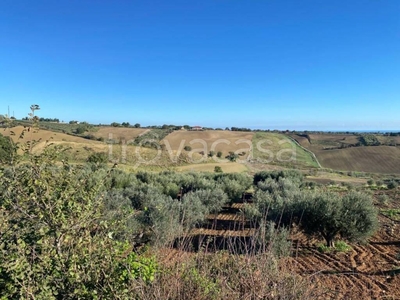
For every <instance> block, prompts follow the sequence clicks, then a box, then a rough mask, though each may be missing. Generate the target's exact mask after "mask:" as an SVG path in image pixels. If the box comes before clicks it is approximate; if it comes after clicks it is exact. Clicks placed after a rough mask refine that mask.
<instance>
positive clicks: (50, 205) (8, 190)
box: [0, 148, 157, 299]
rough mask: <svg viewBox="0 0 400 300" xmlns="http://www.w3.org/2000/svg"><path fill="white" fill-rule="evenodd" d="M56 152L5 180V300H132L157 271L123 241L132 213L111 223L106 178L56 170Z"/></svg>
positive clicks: (0, 201) (1, 265)
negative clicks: (106, 199) (105, 198)
mask: <svg viewBox="0 0 400 300" xmlns="http://www.w3.org/2000/svg"><path fill="white" fill-rule="evenodd" d="M56 151H57V148H56V149H55V150H54V151H53V150H52V151H50V150H48V149H46V150H45V152H44V154H42V155H40V156H33V157H31V161H30V162H29V163H26V164H25V165H20V166H16V167H15V169H14V171H12V172H11V175H7V174H6V173H2V174H0V175H1V176H0V186H1V187H3V189H1V191H0V193H1V194H0V241H1V245H2V247H1V251H0V273H1V274H0V298H1V299H21V298H24V299H116V298H119V299H121V298H123V299H128V298H131V297H132V296H133V295H135V293H136V289H137V287H138V285H140V284H141V283H140V282H143V281H144V282H151V281H152V280H153V279H154V275H155V273H156V270H157V266H156V263H155V260H154V259H153V258H152V257H145V256H141V255H138V254H137V253H135V252H132V246H131V241H127V240H119V237H121V236H132V234H133V232H134V231H135V228H129V227H128V226H127V221H128V220H129V216H130V215H131V211H130V209H125V208H114V212H115V210H116V209H117V210H118V213H117V215H118V216H119V218H118V219H112V218H109V217H108V216H109V215H108V212H107V207H106V206H105V201H104V186H105V182H106V181H107V178H106V176H107V173H104V172H103V170H99V171H96V172H92V171H90V169H86V168H81V167H78V166H73V165H68V164H65V163H64V164H63V165H62V166H60V167H57V164H56V161H57V160H56V159H57V155H58V153H57V152H56ZM127 229H130V230H131V233H130V234H127V232H126V230H127Z"/></svg>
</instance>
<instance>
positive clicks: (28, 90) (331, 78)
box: [0, 0, 400, 130]
mask: <svg viewBox="0 0 400 300" xmlns="http://www.w3.org/2000/svg"><path fill="white" fill-rule="evenodd" d="M31 104H39V105H40V106H41V110H40V112H39V115H40V116H43V117H57V118H60V119H61V120H65V121H69V120H72V119H77V120H80V121H89V122H94V123H110V122H113V121H117V122H124V121H127V122H130V123H136V122H139V123H141V124H142V125H158V124H160V125H162V124H189V125H203V126H213V127H226V126H229V127H230V126H246V127H253V128H270V129H275V128H277V129H321V130H329V129H332V130H334V129H395V130H397V129H399V130H400V1H399V0H383V1H376V0H362V1H361V0H335V1H325V0H290V1H289V0H279V1H278V0H248V1H245V0H199V1H189V0H163V1H160V0H157V1H152V0H142V1H134V0H130V1H128V0H126V1H119V0H107V1H105V0H96V1H94V0H93V1H88V0H48V1H43V0H35V1H32V0H23V1H22V0H2V1H1V3H0V113H2V114H5V113H7V106H8V105H10V107H11V111H14V112H15V115H16V117H17V118H21V117H24V116H26V114H27V113H28V111H29V106H30V105H31Z"/></svg>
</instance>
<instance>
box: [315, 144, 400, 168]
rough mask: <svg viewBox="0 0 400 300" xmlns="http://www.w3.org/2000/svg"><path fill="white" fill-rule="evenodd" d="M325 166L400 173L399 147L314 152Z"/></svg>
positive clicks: (371, 147)
mask: <svg viewBox="0 0 400 300" xmlns="http://www.w3.org/2000/svg"><path fill="white" fill-rule="evenodd" d="M315 154H316V155H317V157H318V159H319V161H320V163H321V164H322V166H324V167H326V168H331V169H336V170H349V171H359V172H370V173H388V174H392V173H394V174H400V148H399V147H391V146H370V147H354V148H347V149H337V150H322V151H318V152H316V153H315Z"/></svg>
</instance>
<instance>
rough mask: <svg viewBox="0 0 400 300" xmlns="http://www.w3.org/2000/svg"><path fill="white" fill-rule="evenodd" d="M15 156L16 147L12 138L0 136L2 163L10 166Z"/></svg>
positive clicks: (0, 158) (0, 157)
mask: <svg viewBox="0 0 400 300" xmlns="http://www.w3.org/2000/svg"><path fill="white" fill-rule="evenodd" d="M15 154H16V147H15V146H14V144H13V142H12V140H11V138H10V137H6V136H3V135H2V134H0V163H3V164H10V163H11V162H12V160H13V157H15Z"/></svg>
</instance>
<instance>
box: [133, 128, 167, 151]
mask: <svg viewBox="0 0 400 300" xmlns="http://www.w3.org/2000/svg"><path fill="white" fill-rule="evenodd" d="M172 131H173V129H151V130H150V131H148V132H146V133H145V134H142V135H140V136H138V137H136V138H135V140H134V142H133V144H134V145H140V146H143V147H148V148H155V149H157V148H158V147H160V141H161V140H162V139H163V138H165V137H166V136H167V135H168V134H170V133H171V132H172Z"/></svg>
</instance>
